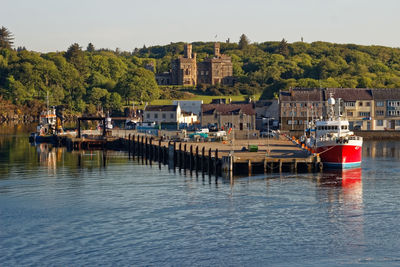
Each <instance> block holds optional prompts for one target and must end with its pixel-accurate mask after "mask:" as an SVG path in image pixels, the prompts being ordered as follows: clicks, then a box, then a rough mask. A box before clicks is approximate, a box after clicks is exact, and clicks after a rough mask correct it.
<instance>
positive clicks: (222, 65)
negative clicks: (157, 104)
mask: <svg viewBox="0 0 400 267" xmlns="http://www.w3.org/2000/svg"><path fill="white" fill-rule="evenodd" d="M156 81H157V83H158V84H159V85H183V86H196V85H197V84H211V85H216V84H233V77H232V61H231V57H230V56H227V55H224V54H221V53H220V44H219V43H215V44H214V56H213V57H212V58H206V59H204V60H203V61H202V62H197V57H196V53H192V45H191V44H185V50H184V55H183V56H182V55H181V56H179V58H177V59H173V60H172V61H171V71H170V72H165V73H160V74H156Z"/></svg>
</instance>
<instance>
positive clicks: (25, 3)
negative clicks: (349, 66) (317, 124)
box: [0, 0, 400, 52]
mask: <svg viewBox="0 0 400 267" xmlns="http://www.w3.org/2000/svg"><path fill="white" fill-rule="evenodd" d="M0 3H1V5H0V27H1V26H4V27H6V28H7V29H8V30H9V31H11V32H12V33H13V35H14V38H15V40H14V45H15V47H18V46H25V47H26V48H27V49H28V50H34V51H39V52H50V51H65V50H67V49H68V47H69V46H70V45H71V44H73V43H78V44H80V45H81V46H82V47H83V48H84V49H85V48H86V47H87V44H88V43H89V42H91V43H93V44H94V46H95V48H108V49H112V50H114V49H116V48H119V49H120V50H122V51H132V50H133V49H134V48H135V47H138V48H141V47H143V45H146V46H147V47H148V46H153V45H165V44H169V43H171V42H194V41H220V42H225V41H226V40H227V39H228V38H229V39H230V41H231V42H238V41H239V37H240V35H241V34H243V33H244V34H246V36H247V37H248V38H249V39H250V41H251V42H258V43H261V42H265V41H280V40H282V38H285V39H286V40H287V41H288V42H289V43H292V42H297V41H300V40H301V38H302V37H303V40H304V42H307V43H311V42H314V41H326V42H333V43H354V44H362V45H383V46H390V47H400V34H398V32H399V30H398V27H399V26H400V16H399V15H398V12H399V11H400V1H399V0H379V1H376V0H375V1H372V0H201V1H199V0H197V1H192V0H164V1H162V0H141V1H138V0H108V1H107V0H68V1H65V0H0Z"/></svg>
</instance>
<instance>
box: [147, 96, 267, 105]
mask: <svg viewBox="0 0 400 267" xmlns="http://www.w3.org/2000/svg"><path fill="white" fill-rule="evenodd" d="M260 96H261V94H258V95H256V96H255V99H256V100H258V99H259V98H260ZM246 97H247V96H246V95H233V96H210V95H195V96H194V97H192V98H188V99H182V100H203V103H204V104H209V103H211V101H212V100H213V99H221V98H225V99H232V101H243V100H245V99H246ZM176 100H181V99H176ZM172 101H173V100H170V99H158V100H154V101H151V103H150V105H172Z"/></svg>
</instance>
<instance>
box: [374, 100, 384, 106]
mask: <svg viewBox="0 0 400 267" xmlns="http://www.w3.org/2000/svg"><path fill="white" fill-rule="evenodd" d="M384 105H385V102H383V101H378V102H376V106H377V107H383V106H384Z"/></svg>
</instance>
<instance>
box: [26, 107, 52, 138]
mask: <svg viewBox="0 0 400 267" xmlns="http://www.w3.org/2000/svg"><path fill="white" fill-rule="evenodd" d="M56 129H57V115H56V110H55V108H47V109H46V110H45V111H42V112H41V113H40V117H39V124H38V126H37V127H36V131H35V132H33V133H31V135H30V137H29V141H30V142H35V143H43V142H46V143H53V142H55V141H56V138H57V135H56Z"/></svg>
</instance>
